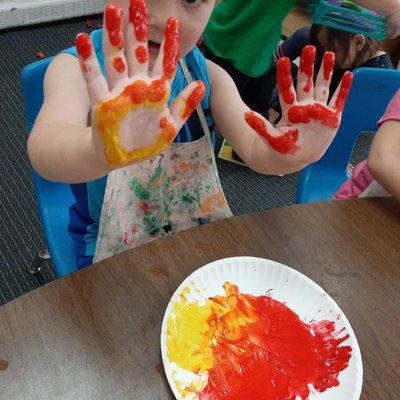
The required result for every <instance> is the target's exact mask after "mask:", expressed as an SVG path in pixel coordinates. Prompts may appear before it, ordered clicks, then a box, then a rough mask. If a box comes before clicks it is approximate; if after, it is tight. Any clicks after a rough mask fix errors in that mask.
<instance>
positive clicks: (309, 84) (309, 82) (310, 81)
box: [304, 79, 313, 93]
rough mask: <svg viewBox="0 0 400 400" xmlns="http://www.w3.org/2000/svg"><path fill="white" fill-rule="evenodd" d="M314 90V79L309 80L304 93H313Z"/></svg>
mask: <svg viewBox="0 0 400 400" xmlns="http://www.w3.org/2000/svg"><path fill="white" fill-rule="evenodd" d="M312 88H313V81H312V79H309V80H308V81H307V83H306V85H305V86H304V91H305V92H307V93H308V92H311V89H312Z"/></svg>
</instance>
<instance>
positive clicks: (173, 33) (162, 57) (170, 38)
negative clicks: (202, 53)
mask: <svg viewBox="0 0 400 400" xmlns="http://www.w3.org/2000/svg"><path fill="white" fill-rule="evenodd" d="M178 55H179V21H178V20H177V19H176V18H174V17H169V18H168V19H167V22H166V24H165V28H164V39H163V41H162V43H161V47H160V52H159V54H158V57H157V60H156V62H155V65H154V68H153V71H152V76H153V77H156V76H162V77H163V78H164V79H165V80H167V81H170V82H171V81H172V79H173V78H174V76H175V71H176V67H177V64H178Z"/></svg>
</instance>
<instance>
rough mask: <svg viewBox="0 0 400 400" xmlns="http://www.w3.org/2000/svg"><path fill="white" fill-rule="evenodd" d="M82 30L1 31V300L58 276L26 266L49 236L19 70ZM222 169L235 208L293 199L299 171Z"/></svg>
mask: <svg viewBox="0 0 400 400" xmlns="http://www.w3.org/2000/svg"><path fill="white" fill-rule="evenodd" d="M97 22H99V21H98V20H96V21H95V23H97ZM81 31H88V29H87V28H86V27H85V25H84V24H83V22H82V21H67V22H64V23H59V24H54V25H49V26H40V27H33V28H27V29H23V30H17V31H16V30H14V31H6V32H0V54H1V57H0V88H1V89H0V90H1V92H0V93H1V95H0V128H1V133H0V305H1V304H4V303H6V302H7V301H10V300H12V299H14V298H16V297H18V296H20V295H22V294H24V293H26V292H29V291H31V290H33V289H35V288H37V287H38V286H40V285H43V284H45V283H47V282H50V281H51V280H53V279H54V274H53V272H52V267H51V263H50V262H48V263H46V265H45V267H44V268H43V269H42V272H41V273H40V274H38V275H30V274H29V273H28V272H27V270H26V267H27V265H29V264H31V263H32V261H33V259H34V257H35V255H36V254H37V253H38V250H39V249H41V248H42V247H44V242H43V235H42V230H41V226H40V222H39V219H38V214H37V208H36V203H35V196H34V191H33V187H32V181H31V175H30V173H31V171H30V164H29V160H28V158H27V155H26V140H27V132H26V131H25V127H24V123H25V121H24V114H23V105H22V98H21V87H20V73H21V70H22V68H23V67H24V66H25V65H27V64H29V63H32V62H34V61H36V59H37V58H36V57H37V56H36V55H37V53H38V52H39V51H41V52H43V53H45V54H46V55H47V56H51V55H54V54H57V53H58V52H60V51H61V50H63V49H65V48H67V47H69V46H71V45H72V43H73V41H74V38H75V36H76V34H77V33H78V32H81ZM369 143H370V137H364V138H362V140H361V141H360V144H359V146H357V151H356V152H355V154H356V156H355V158H354V161H358V160H361V159H363V158H365V156H366V154H367V151H368V147H369ZM219 171H220V177H221V180H222V184H223V187H224V190H225V192H226V195H227V198H228V201H229V203H230V205H231V208H232V211H233V212H234V213H235V214H240V213H248V212H253V211H260V210H266V209H271V208H275V207H282V206H286V205H290V204H293V202H294V199H295V188H296V175H288V176H284V177H271V176H263V175H259V174H256V173H254V172H252V171H250V170H249V169H247V168H245V167H241V166H238V165H235V164H230V163H227V162H223V161H219Z"/></svg>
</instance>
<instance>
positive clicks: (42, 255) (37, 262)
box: [27, 247, 50, 274]
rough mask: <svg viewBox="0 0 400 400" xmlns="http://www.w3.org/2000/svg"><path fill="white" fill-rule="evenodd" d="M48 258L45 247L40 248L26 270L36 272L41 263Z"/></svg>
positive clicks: (40, 267) (38, 270) (39, 268)
mask: <svg viewBox="0 0 400 400" xmlns="http://www.w3.org/2000/svg"><path fill="white" fill-rule="evenodd" d="M49 258H50V254H49V251H48V250H47V247H45V248H44V249H41V250H40V251H39V253H38V254H37V255H36V257H35V259H34V261H33V263H32V264H31V265H28V268H27V269H28V272H29V273H30V274H37V273H39V272H40V270H41V269H42V265H43V263H44V262H45V261H46V260H48V259H49Z"/></svg>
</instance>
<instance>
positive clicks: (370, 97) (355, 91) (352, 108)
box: [296, 68, 400, 203]
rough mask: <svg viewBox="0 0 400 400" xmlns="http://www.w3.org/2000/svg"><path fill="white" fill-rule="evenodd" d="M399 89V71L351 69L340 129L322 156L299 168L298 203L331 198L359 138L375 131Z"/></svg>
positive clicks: (344, 179)
mask: <svg viewBox="0 0 400 400" xmlns="http://www.w3.org/2000/svg"><path fill="white" fill-rule="evenodd" d="M399 88H400V71H397V70H390V69H378V68H360V69H358V70H356V71H355V72H354V81H353V86H352V89H351V91H350V94H349V97H348V99H347V103H346V108H345V110H344V113H343V118H342V123H341V125H340V128H339V131H338V133H337V134H336V137H335V139H334V140H333V142H332V144H331V146H330V147H329V148H328V150H327V152H326V153H325V155H324V156H323V157H322V158H321V159H320V160H319V161H317V162H316V163H313V164H310V165H309V166H307V167H306V168H304V169H303V170H302V171H301V173H300V177H299V181H298V185H297V193H296V202H297V203H310V202H314V201H323V200H330V199H331V198H332V196H333V195H334V194H335V192H336V191H337V189H339V187H340V186H341V185H342V184H343V182H345V181H346V180H347V179H348V178H349V176H348V174H347V165H348V162H349V160H350V157H351V154H352V152H353V149H354V146H355V144H356V143H357V139H358V137H359V136H360V135H361V134H362V133H363V132H371V131H372V132H374V131H376V128H377V122H378V120H379V119H380V118H381V117H382V115H383V114H384V112H385V109H386V107H387V105H388V103H389V101H390V100H391V98H392V97H393V96H394V94H395V92H396V91H397V90H398V89H399Z"/></svg>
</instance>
